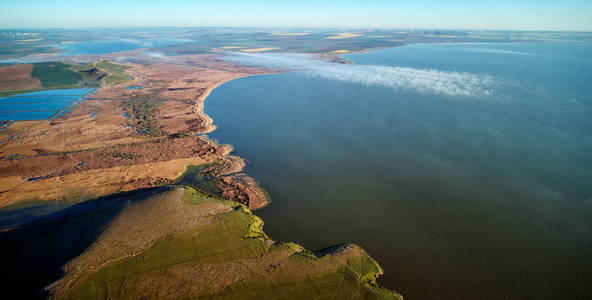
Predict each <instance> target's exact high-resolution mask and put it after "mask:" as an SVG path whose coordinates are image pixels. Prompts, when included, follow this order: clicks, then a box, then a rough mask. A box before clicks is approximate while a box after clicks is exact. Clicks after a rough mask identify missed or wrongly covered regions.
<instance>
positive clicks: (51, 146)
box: [0, 55, 267, 208]
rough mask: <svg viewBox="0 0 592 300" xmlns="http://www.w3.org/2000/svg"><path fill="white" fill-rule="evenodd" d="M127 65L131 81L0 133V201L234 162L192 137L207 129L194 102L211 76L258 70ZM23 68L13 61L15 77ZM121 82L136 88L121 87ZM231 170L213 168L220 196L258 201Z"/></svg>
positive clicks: (115, 187)
mask: <svg viewBox="0 0 592 300" xmlns="http://www.w3.org/2000/svg"><path fill="white" fill-rule="evenodd" d="M128 65H129V66H131V68H130V69H128V70H126V73H127V74H129V75H131V76H133V78H134V80H133V81H132V82H127V83H126V84H125V85H123V84H122V85H115V86H106V87H102V88H101V89H99V90H98V91H97V93H96V94H95V95H94V96H93V97H91V98H89V99H88V100H86V101H84V102H82V103H81V104H79V105H77V106H76V107H75V108H74V109H72V110H71V111H70V112H69V113H67V114H66V115H65V116H63V117H61V118H58V119H56V120H53V121H24V122H16V123H15V124H12V125H11V126H10V127H9V128H8V129H6V130H3V131H0V208H1V207H6V206H9V205H19V203H21V204H22V203H28V202H37V201H47V200H65V201H80V200H84V199H90V198H96V197H99V196H103V195H107V194H111V193H116V192H122V191H129V190H134V189H140V188H148V187H153V186H158V185H163V184H168V183H170V182H172V181H173V180H174V179H175V178H176V177H178V176H180V175H181V174H182V173H183V171H184V170H185V168H186V167H187V166H188V165H195V164H203V163H208V162H216V163H217V164H221V165H223V166H227V167H225V168H231V169H232V167H230V166H233V165H237V161H242V160H240V159H239V158H236V157H232V156H228V153H229V152H230V151H229V150H230V149H229V148H228V147H226V146H220V145H216V144H214V143H212V142H211V141H209V140H207V138H204V137H197V136H195V135H196V134H202V133H207V132H209V131H211V130H212V129H213V128H214V127H213V125H211V122H212V121H211V119H210V118H209V117H207V116H206V115H205V114H204V113H203V101H204V100H205V98H206V97H207V95H209V93H210V92H211V90H212V89H214V88H215V87H217V86H218V85H220V84H221V83H224V82H226V81H229V80H232V79H235V78H239V77H243V76H249V75H252V74H258V73H263V72H265V71H263V70H258V69H250V68H246V67H242V66H235V65H232V64H229V63H227V62H219V61H217V60H215V56H212V55H194V56H183V57H179V58H177V59H174V60H172V61H170V62H166V63H165V62H162V61H158V62H153V63H145V64H134V63H129V64H128ZM24 66H25V65H19V66H15V67H18V68H16V69H15V70H18V71H19V72H20V74H21V77H22V76H24V75H22V74H26V72H27V69H26V68H25V67H24ZM29 66H30V65H29ZM29 68H30V67H29ZM29 72H30V69H29ZM130 84H137V85H140V86H142V88H141V89H135V90H130V89H126V88H125V87H126V86H128V85H130ZM125 114H127V115H125ZM238 165H240V166H241V168H242V166H243V165H244V163H242V162H241V163H238ZM234 169H235V170H233V172H220V174H218V175H220V176H222V175H224V176H225V177H226V178H225V179H224V181H220V183H219V185H220V188H221V189H222V190H223V191H225V192H224V193H225V194H224V195H225V196H227V197H229V198H230V199H234V200H237V201H239V202H241V203H244V204H247V205H248V206H250V207H253V208H256V207H261V206H263V205H265V203H266V202H267V198H266V195H265V193H264V192H257V191H259V190H260V188H259V187H258V186H257V184H256V183H255V182H254V181H253V180H247V179H246V175H244V174H236V175H234V174H231V173H236V172H238V171H240V169H236V168H234ZM232 178H234V179H232Z"/></svg>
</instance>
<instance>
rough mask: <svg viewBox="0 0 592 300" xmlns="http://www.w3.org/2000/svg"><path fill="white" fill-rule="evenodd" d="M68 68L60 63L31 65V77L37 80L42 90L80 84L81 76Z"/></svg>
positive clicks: (68, 66)
mask: <svg viewBox="0 0 592 300" xmlns="http://www.w3.org/2000/svg"><path fill="white" fill-rule="evenodd" d="M70 67H71V65H69V64H65V63H61V62H44V63H36V64H33V71H32V72H31V76H32V77H34V78H37V79H39V81H41V85H42V86H43V87H44V88H56V87H74V86H78V85H79V84H81V82H82V75H81V74H80V73H78V72H75V71H73V70H72V69H70Z"/></svg>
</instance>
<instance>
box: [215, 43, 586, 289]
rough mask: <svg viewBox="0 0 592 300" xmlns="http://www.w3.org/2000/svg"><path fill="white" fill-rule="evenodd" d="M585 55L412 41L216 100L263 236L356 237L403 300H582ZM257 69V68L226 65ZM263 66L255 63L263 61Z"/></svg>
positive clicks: (257, 82) (223, 135)
mask: <svg viewBox="0 0 592 300" xmlns="http://www.w3.org/2000/svg"><path fill="white" fill-rule="evenodd" d="M591 53H592V45H591V44H589V43H570V44H560V43H541V44H464V45H410V46H405V47H400V48H395V49H389V50H381V51H376V52H371V53H365V54H353V55H347V56H345V57H346V58H347V59H349V60H352V61H355V62H356V63H357V65H355V66H342V65H334V64H324V63H318V64H317V63H314V62H313V63H311V64H310V66H302V67H297V66H298V65H306V64H307V63H306V61H309V60H310V58H306V57H303V56H295V57H289V56H288V57H282V58H279V59H278V58H277V57H276V58H273V59H272V60H273V61H274V64H277V65H281V64H284V65H287V66H288V67H287V68H288V69H296V70H299V71H300V72H296V73H286V74H276V75H263V76H255V77H248V78H242V79H238V80H235V81H232V82H229V83H227V84H224V85H223V86H222V87H220V88H218V89H216V90H215V91H214V92H213V93H212V95H211V96H210V97H208V99H207V103H206V112H207V113H208V114H209V115H210V116H211V117H212V118H213V119H214V122H215V124H216V125H217V126H218V129H217V130H216V131H215V132H214V133H213V134H211V136H212V137H214V138H216V139H218V140H219V141H220V142H221V143H228V144H231V145H233V146H234V147H235V149H236V154H237V155H239V156H241V157H244V158H246V159H247V160H248V161H249V162H250V165H249V166H248V168H247V170H246V171H247V173H248V174H249V175H251V176H253V177H254V178H256V179H257V180H258V181H260V182H261V184H262V186H263V187H264V188H266V189H267V190H268V191H269V193H270V194H271V196H272V198H273V202H272V203H271V204H270V205H269V207H267V208H264V209H262V210H260V211H258V212H257V214H258V215H259V216H261V217H262V218H263V219H264V221H265V222H266V225H265V231H266V232H267V233H268V234H269V235H270V236H271V237H272V238H274V239H278V240H285V241H295V242H298V243H301V244H303V245H304V246H305V247H307V248H308V249H312V250H315V249H320V248H324V247H327V246H330V245H334V244H337V243H341V242H346V241H347V242H354V243H356V244H359V245H361V246H362V247H363V248H364V249H366V250H367V251H368V252H369V253H370V254H371V255H372V256H373V257H374V258H375V259H376V260H377V261H378V262H379V263H380V265H381V266H382V267H383V268H384V269H385V272H386V273H385V275H384V276H382V277H381V283H383V284H384V285H385V286H386V287H388V288H392V289H394V290H396V291H398V292H400V293H401V294H403V295H404V296H405V297H406V299H552V298H558V299H584V298H585V295H589V294H590V292H591V287H590V284H589V278H590V277H591V276H592V274H591V272H590V269H591V267H592V256H591V255H590V254H591V253H592V234H591V233H590V228H592V184H591V183H592V119H591V116H592V55H591ZM239 59H243V60H244V61H245V62H249V63H254V64H256V63H257V60H261V62H259V63H260V64H261V65H265V64H266V63H267V64H269V62H268V61H269V59H268V58H265V57H257V56H256V57H247V58H239ZM266 59H267V61H266Z"/></svg>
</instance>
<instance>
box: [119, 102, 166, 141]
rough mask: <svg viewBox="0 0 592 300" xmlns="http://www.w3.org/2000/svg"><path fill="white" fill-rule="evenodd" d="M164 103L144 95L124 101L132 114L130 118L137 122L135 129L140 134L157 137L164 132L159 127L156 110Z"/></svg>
mask: <svg viewBox="0 0 592 300" xmlns="http://www.w3.org/2000/svg"><path fill="white" fill-rule="evenodd" d="M162 103H163V101H162V100H160V99H155V98H152V97H151V96H144V95H140V96H137V97H134V98H129V99H126V100H124V101H123V105H124V106H125V107H126V110H127V111H129V112H130V113H129V114H130V116H131V117H132V118H134V120H135V122H136V123H135V124H134V127H135V128H136V130H137V131H138V133H142V134H148V135H151V136H155V137H157V136H162V135H163V134H164V132H163V131H162V130H161V129H160V128H159V127H158V124H157V121H156V118H155V113H156V110H157V108H158V107H159V106H161V105H162Z"/></svg>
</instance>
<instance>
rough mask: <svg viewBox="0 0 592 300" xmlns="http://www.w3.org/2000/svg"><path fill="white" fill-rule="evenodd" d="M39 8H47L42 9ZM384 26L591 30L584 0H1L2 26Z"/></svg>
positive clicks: (591, 15)
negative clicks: (270, 0) (411, 0)
mask: <svg viewBox="0 0 592 300" xmlns="http://www.w3.org/2000/svg"><path fill="white" fill-rule="evenodd" d="M40 8H42V9H40ZM146 26H150V27H260V28H263V27H265V28H339V29H342V28H343V29H348V28H385V29H399V28H400V29H435V28H438V29H450V30H504V31H512V30H516V31H521V30H525V31H592V2H590V1H582V0H567V1H558V0H547V1H532V0H528V1H521V2H520V3H514V2H512V1H508V0H502V1H480V2H475V1H467V0H454V1H447V2H446V3H440V2H439V1H434V0H422V1H416V2H414V3H408V2H404V1H384V0H370V1H365V2H363V3H362V2H359V1H349V0H344V1H325V2H323V3H316V2H315V1H310V0H303V1H299V2H298V3H296V2H293V1H283V2H274V3H267V2H266V1H259V0H256V1H249V2H248V3H245V2H241V1H237V0H228V1H218V2H210V1H186V0H171V1H167V2H166V3H163V2H159V1H138V0H131V1H125V2H121V1H114V0H104V1H101V2H96V3H87V2H85V3H81V2H77V1H72V0H56V1H52V2H51V3H47V2H45V1H40V0H22V1H18V2H15V1H10V2H3V3H0V28H4V29H32V28H116V27H124V28H125V27H127V28H129V27H146Z"/></svg>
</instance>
